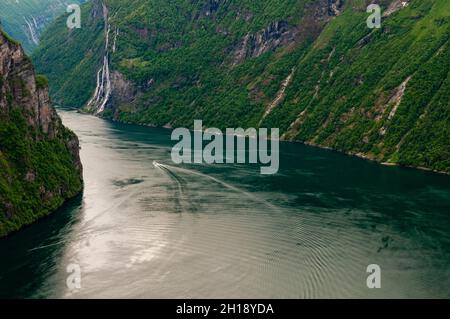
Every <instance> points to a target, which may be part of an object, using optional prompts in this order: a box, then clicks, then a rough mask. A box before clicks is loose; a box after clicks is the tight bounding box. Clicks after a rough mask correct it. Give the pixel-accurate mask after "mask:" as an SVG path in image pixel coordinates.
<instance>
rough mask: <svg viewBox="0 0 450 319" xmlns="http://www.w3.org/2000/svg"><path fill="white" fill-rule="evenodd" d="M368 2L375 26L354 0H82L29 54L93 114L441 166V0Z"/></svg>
mask: <svg viewBox="0 0 450 319" xmlns="http://www.w3.org/2000/svg"><path fill="white" fill-rule="evenodd" d="M375 2H376V3H378V4H379V5H380V6H381V9H382V21H381V27H380V28H369V27H368V26H367V23H366V21H367V19H368V17H369V15H370V13H368V12H366V9H367V6H368V5H369V4H370V3H373V1H364V0H345V1H341V0H261V1H250V0H244V1H243V0H239V1H238V0H208V1H206V0H205V1H200V0H197V1H194V0H175V1H165V0H145V1H144V0H136V1H132V2H129V1H125V0H104V1H100V0H94V1H91V2H89V3H87V4H85V5H84V6H83V8H82V17H81V21H82V27H81V28H80V29H73V30H69V29H68V28H67V27H66V19H67V17H66V16H64V17H61V18H60V19H58V20H57V21H56V22H55V24H53V25H52V26H51V27H50V28H49V29H48V30H47V31H46V32H45V33H44V34H43V37H42V41H41V45H40V47H39V48H38V49H37V51H36V52H35V54H34V55H33V59H34V61H35V63H36V65H37V68H38V70H39V72H40V73H43V74H45V75H47V76H48V78H49V81H50V87H51V94H52V96H53V97H54V98H55V99H56V101H57V102H58V103H61V104H64V105H67V106H74V107H78V108H84V109H85V110H87V111H91V112H93V113H97V114H98V115H101V116H103V117H106V118H113V119H115V120H118V121H123V122H132V123H138V124H143V125H151V126H166V127H179V126H183V127H192V125H193V120H194V119H201V120H203V123H204V124H205V125H206V126H208V127H212V126H215V127H218V128H221V129H223V128H225V127H240V126H243V127H279V128H280V129H281V133H282V134H283V138H284V139H285V140H291V141H300V142H304V143H307V144H311V145H318V146H322V147H329V148H332V149H335V150H338V151H342V152H345V153H348V154H353V155H358V156H361V157H365V158H369V159H373V160H377V161H380V162H385V163H390V164H400V165H405V166H414V167H423V168H427V169H431V170H436V171H441V172H450V104H449V101H450V82H449V81H450V73H449V70H450V59H449V55H448V54H449V52H450V50H449V49H450V48H449V36H450V16H449V15H450V2H449V1H447V0H430V1H421V0H409V1H398V0H380V1H375ZM125 3H126V5H125ZM105 70H106V71H105ZM99 82H101V83H103V82H105V83H107V85H106V86H105V87H101V88H100V91H102V92H103V91H105V92H106V93H103V95H102V96H100V93H99V92H98V91H99V90H98V89H99V85H96V84H97V83H99ZM96 87H97V92H95V91H96ZM95 93H97V96H95ZM92 97H96V99H94V100H101V101H103V102H104V103H103V102H102V103H101V104H104V105H105V107H104V108H103V107H102V108H100V107H99V106H98V105H97V104H96V103H93V102H92V99H91V98H92ZM99 98H100V99H99ZM94 102H95V101H94Z"/></svg>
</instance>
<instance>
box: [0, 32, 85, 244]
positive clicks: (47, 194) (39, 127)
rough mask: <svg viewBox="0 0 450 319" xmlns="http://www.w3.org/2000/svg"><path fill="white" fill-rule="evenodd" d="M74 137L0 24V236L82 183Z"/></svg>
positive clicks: (54, 204)
mask: <svg viewBox="0 0 450 319" xmlns="http://www.w3.org/2000/svg"><path fill="white" fill-rule="evenodd" d="M78 152H79V145H78V138H77V137H76V136H75V134H73V133H72V132H71V131H69V130H68V129H66V128H65V127H64V126H63V125H62V124H61V119H60V118H59V117H58V115H57V114H56V111H55V110H54V108H53V107H52V106H51V104H50V99H49V94H48V89H47V80H46V78H45V77H43V76H35V73H34V69H33V66H32V64H31V60H30V59H29V58H28V57H27V56H26V55H25V54H24V51H23V50H22V48H21V46H20V45H19V44H18V43H16V42H15V41H13V40H11V39H10V38H9V37H8V36H7V35H6V34H4V33H3V31H2V30H1V29H0V237H3V236H4V235H6V234H8V233H10V232H12V231H15V230H18V229H19V228H20V227H22V226H24V225H27V224H30V223H32V222H33V221H35V220H36V219H38V218H40V217H42V216H45V215H47V214H48V213H49V212H51V211H53V210H54V209H56V208H58V207H59V206H61V205H62V203H63V202H64V201H65V200H66V199H68V198H70V197H73V196H75V195H76V194H78V193H79V192H80V191H81V188H82V167H81V162H80V158H79V154H78Z"/></svg>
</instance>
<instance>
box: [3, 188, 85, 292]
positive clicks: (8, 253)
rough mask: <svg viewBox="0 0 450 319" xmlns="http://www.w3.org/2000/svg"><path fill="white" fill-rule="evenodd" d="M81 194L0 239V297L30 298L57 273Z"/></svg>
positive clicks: (77, 212)
mask: <svg viewBox="0 0 450 319" xmlns="http://www.w3.org/2000/svg"><path fill="white" fill-rule="evenodd" d="M82 199H83V195H82V194H80V195H78V196H76V197H75V198H72V199H70V200H68V201H67V202H66V203H65V204H64V205H63V206H62V207H61V208H59V209H58V210H57V211H55V212H53V213H52V214H50V215H48V216H46V217H44V218H42V219H41V220H39V221H37V222H36V223H34V224H32V225H30V226H27V227H25V228H23V229H22V230H20V231H19V232H16V233H14V234H12V235H10V236H9V237H7V238H4V239H1V240H0V251H1V263H0V298H1V299H5V298H33V297H34V296H35V294H36V291H38V290H39V289H40V288H41V286H42V283H43V282H44V281H45V280H46V279H47V278H49V277H51V276H52V275H53V274H54V273H55V272H56V266H57V264H58V259H59V258H60V256H61V255H62V254H63V251H64V247H65V244H66V242H65V239H66V238H69V237H70V236H69V234H70V232H71V229H72V227H73V225H74V224H76V223H77V221H78V215H79V212H80V208H81V205H82Z"/></svg>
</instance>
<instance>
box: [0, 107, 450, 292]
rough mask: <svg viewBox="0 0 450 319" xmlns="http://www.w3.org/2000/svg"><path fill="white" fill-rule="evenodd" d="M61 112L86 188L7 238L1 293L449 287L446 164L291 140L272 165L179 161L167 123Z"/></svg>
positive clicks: (449, 180) (2, 245) (0, 250)
mask: <svg viewBox="0 0 450 319" xmlns="http://www.w3.org/2000/svg"><path fill="white" fill-rule="evenodd" d="M60 113H61V115H62V117H63V120H64V123H65V124H66V125H67V126H69V127H70V128H72V129H73V130H74V131H75V132H76V133H77V134H78V135H79V137H80V139H81V145H82V151H81V156H82V161H83V164H84V174H85V183H86V186H85V191H84V194H83V195H82V196H80V197H79V198H77V199H75V200H73V201H71V202H70V203H68V204H67V205H66V206H65V207H64V208H63V209H61V210H60V211H58V212H57V213H55V214H53V215H51V216H49V217H48V218H46V219H44V220H42V221H40V222H39V223H36V224H35V225H33V226H31V227H28V228H26V229H24V230H23V231H21V232H19V233H16V234H15V235H13V236H12V237H10V238H8V239H5V240H1V241H0V256H1V262H0V297H3V298H4V297H28V298H29V297H32V298H36V297H56V298H85V297H87V298H93V297H97V298H111V297H118V298H119V297H124V298H131V297H137V298H144V297H149V298H153V297H157V298H188V297H189V298H198V297H201V298H232V297H234V298H239V297H245V298H262V297H269V298H272V297H273V298H284V297H289V298H316V297H321V298H348V297H350V298H391V297H394V298H399V297H406V298H415V297H426V298H428V297H438V298H449V297H450V177H449V176H441V175H437V174H432V173H428V172H421V171H416V170H411V169H402V168H396V167H383V166H380V165H377V164H374V163H370V162H366V161H364V160H360V159H356V158H351V157H347V156H344V155H341V154H336V153H333V152H329V151H325V150H320V149H315V148H310V147H306V146H302V145H295V144H283V145H282V146H281V161H280V172H279V174H277V175H275V176H263V175H260V174H259V166H255V165H219V166H218V165H214V166H212V165H190V166H176V165H174V164H173V163H172V162H171V160H170V150H171V145H172V143H171V142H170V135H169V132H168V131H165V130H159V129H151V128H144V127H137V126H126V125H121V124H113V123H110V122H106V121H103V120H101V119H98V118H95V117H91V116H83V115H79V114H76V113H74V112H67V111H61V112H60ZM154 161H157V162H158V163H160V164H162V165H163V166H159V167H158V166H155V165H154ZM69 264H78V265H79V266H80V267H81V271H82V273H81V289H78V290H69V289H68V288H67V286H66V278H67V276H68V273H67V272H66V268H67V266H68V265H69ZM369 264H378V265H380V267H381V278H382V279H381V282H382V287H381V289H368V288H367V286H366V278H367V275H368V274H367V273H366V268H367V266H368V265H369Z"/></svg>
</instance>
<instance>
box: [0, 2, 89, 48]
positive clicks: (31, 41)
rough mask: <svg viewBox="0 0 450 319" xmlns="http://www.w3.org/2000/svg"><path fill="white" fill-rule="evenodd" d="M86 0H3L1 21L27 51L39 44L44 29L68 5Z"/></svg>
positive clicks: (0, 14) (63, 11)
mask: <svg viewBox="0 0 450 319" xmlns="http://www.w3.org/2000/svg"><path fill="white" fill-rule="evenodd" d="M83 2H84V0H1V1H0V23H1V24H2V27H3V29H4V31H5V32H7V33H8V34H9V35H10V36H12V37H13V38H14V39H17V40H18V41H19V42H20V43H21V44H22V46H23V48H24V49H25V51H26V52H27V53H29V52H31V51H32V50H33V49H34V48H35V47H36V46H37V45H38V44H39V37H40V35H41V33H42V32H43V31H44V29H45V28H46V27H47V26H48V25H49V24H50V23H51V22H52V21H53V20H54V19H56V18H57V17H58V16H60V15H62V14H64V13H65V12H66V8H67V5H69V4H79V3H83Z"/></svg>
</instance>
